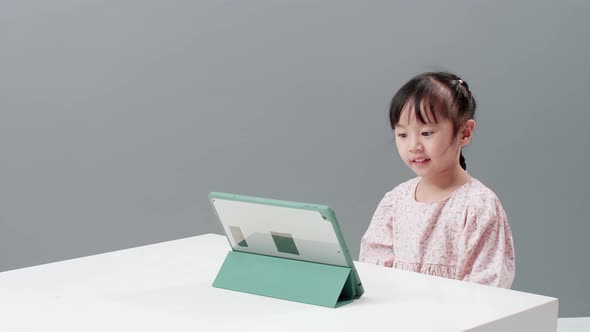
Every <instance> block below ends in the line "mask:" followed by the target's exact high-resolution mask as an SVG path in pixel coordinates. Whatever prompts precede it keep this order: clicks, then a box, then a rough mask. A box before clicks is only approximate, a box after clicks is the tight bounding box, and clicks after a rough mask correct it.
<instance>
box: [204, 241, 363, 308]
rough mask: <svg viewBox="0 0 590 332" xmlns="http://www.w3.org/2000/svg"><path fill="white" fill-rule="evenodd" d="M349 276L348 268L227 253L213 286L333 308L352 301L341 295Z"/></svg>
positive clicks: (349, 270)
mask: <svg viewBox="0 0 590 332" xmlns="http://www.w3.org/2000/svg"><path fill="white" fill-rule="evenodd" d="M350 275H351V268H349V267H342V266H334V265H326V264H319V263H312V262H305V261H300V260H294V259H288V258H279V257H272V256H265V255H258V254H251V253H244V252H239V251H230V252H229V253H228V254H227V256H226V257H225V261H224V262H223V265H222V266H221V269H220V270H219V272H218V274H217V277H216V278H215V281H214V282H213V287H217V288H224V289H229V290H234V291H239V292H244V293H250V294H256V295H263V296H268V297H274V298H279V299H284V300H290V301H296V302H302V303H308V304H315V305H320V306H325V307H332V308H335V307H339V306H341V305H343V304H346V303H350V302H352V299H351V298H350V297H349V296H348V294H343V289H344V288H345V283H347V282H348V283H350V282H353V281H352V278H350V277H349V276H350ZM345 293H348V292H345Z"/></svg>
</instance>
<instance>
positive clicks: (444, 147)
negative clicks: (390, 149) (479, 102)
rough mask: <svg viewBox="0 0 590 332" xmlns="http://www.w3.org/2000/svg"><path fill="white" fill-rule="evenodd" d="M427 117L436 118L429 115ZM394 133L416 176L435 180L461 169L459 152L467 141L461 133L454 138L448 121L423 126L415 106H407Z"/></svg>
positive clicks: (401, 153)
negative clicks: (438, 176)
mask: <svg viewBox="0 0 590 332" xmlns="http://www.w3.org/2000/svg"><path fill="white" fill-rule="evenodd" d="M423 114H424V113H423ZM424 118H425V119H426V118H429V119H433V117H432V116H430V115H429V116H428V117H426V114H424ZM394 132H395V144H396V146H397V151H398V153H399V155H400V157H401V158H402V160H403V161H404V163H405V164H406V165H408V167H410V169H412V171H414V173H416V175H418V176H420V177H433V176H437V175H444V174H446V173H448V172H449V171H451V172H454V171H456V170H457V169H456V168H457V167H458V168H459V169H460V168H461V166H460V165H459V153H460V151H461V147H462V146H464V145H466V144H467V142H464V141H465V140H464V139H462V137H461V136H462V135H461V134H462V133H459V134H458V135H456V136H457V137H453V134H454V129H453V123H452V122H451V121H450V120H449V119H440V117H439V118H438V122H434V121H429V123H422V122H420V120H419V119H418V118H417V117H416V114H415V112H414V106H413V105H406V106H405V107H404V109H403V110H402V114H401V117H400V120H399V122H398V124H397V125H396V126H395V130H394ZM469 136H470V135H469Z"/></svg>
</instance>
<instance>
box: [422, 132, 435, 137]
mask: <svg viewBox="0 0 590 332" xmlns="http://www.w3.org/2000/svg"><path fill="white" fill-rule="evenodd" d="M432 134H434V132H432V131H423V132H422V136H432Z"/></svg>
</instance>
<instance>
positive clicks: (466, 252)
mask: <svg viewBox="0 0 590 332" xmlns="http://www.w3.org/2000/svg"><path fill="white" fill-rule="evenodd" d="M514 272H515V256H514V244H513V240H512V232H511V230H510V226H509V225H508V218H507V217H506V212H505V211H504V209H503V208H502V205H501V204H500V201H499V200H498V199H497V198H495V197H494V198H493V199H492V198H491V199H486V200H484V203H483V204H482V206H480V207H478V208H476V209H475V213H474V215H472V217H471V218H468V220H467V222H466V225H465V228H464V229H463V231H462V233H461V235H460V240H459V244H458V261H457V276H456V279H459V280H464V281H470V282H475V283H479V284H484V285H489V286H496V287H504V288H510V287H511V286H512V282H513V281H514Z"/></svg>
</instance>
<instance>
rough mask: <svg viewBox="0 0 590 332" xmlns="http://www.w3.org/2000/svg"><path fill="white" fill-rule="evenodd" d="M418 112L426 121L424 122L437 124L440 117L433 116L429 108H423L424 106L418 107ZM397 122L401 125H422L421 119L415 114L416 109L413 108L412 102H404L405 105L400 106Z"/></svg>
mask: <svg viewBox="0 0 590 332" xmlns="http://www.w3.org/2000/svg"><path fill="white" fill-rule="evenodd" d="M420 114H421V115H422V118H423V119H424V120H425V121H426V124H437V123H438V121H439V120H441V119H439V118H440V116H439V117H435V116H434V114H433V112H432V110H431V109H424V107H420ZM398 123H399V124H400V125H401V124H403V125H410V124H416V123H417V124H419V125H424V124H425V123H423V122H422V121H420V119H419V118H418V116H416V111H415V109H414V103H411V102H410V103H406V105H405V106H404V107H403V108H402V111H401V114H400V117H399V121H398Z"/></svg>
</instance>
